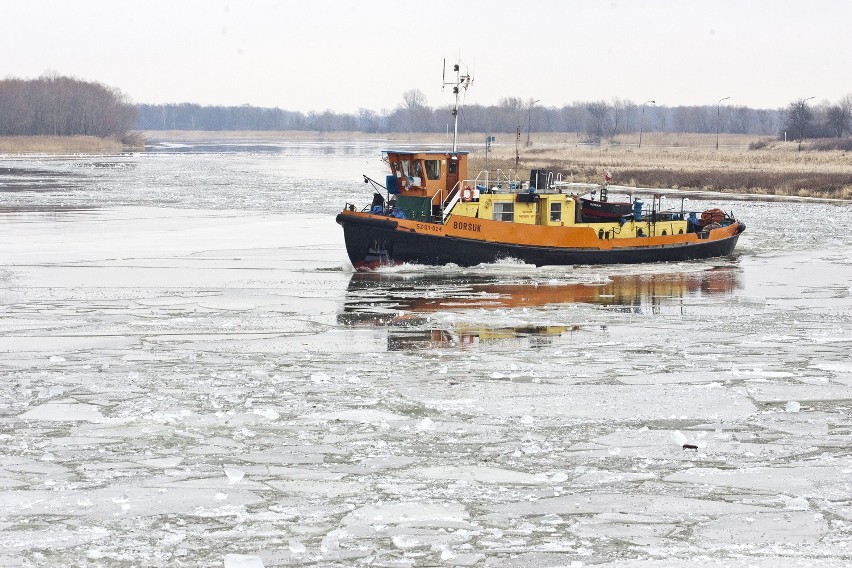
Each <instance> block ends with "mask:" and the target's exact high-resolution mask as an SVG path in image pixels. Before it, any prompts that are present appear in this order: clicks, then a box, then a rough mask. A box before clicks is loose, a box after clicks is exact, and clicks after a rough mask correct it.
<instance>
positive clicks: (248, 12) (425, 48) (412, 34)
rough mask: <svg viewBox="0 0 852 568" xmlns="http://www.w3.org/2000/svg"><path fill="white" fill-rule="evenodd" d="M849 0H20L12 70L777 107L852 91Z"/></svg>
mask: <svg viewBox="0 0 852 568" xmlns="http://www.w3.org/2000/svg"><path fill="white" fill-rule="evenodd" d="M850 24H852V2H849V1H848V0H809V1H805V0H800V1H795V2H793V1H787V0H751V1H749V0H739V1H735V0H716V1H702V0H692V1H690V0H679V1H678V0H672V1H668V0H632V1H626V0H614V1H610V2H600V1H593V0H583V1H575V0H563V1H558V0H523V1H522V0H516V1H512V2H509V1H504V0H482V1H480V0H454V1H444V0H430V1H428V2H421V3H415V2H406V1H403V0H395V1H384V0H376V1H371V0H363V1H361V2H344V1H331V0H308V1H304V0H302V1H294V2H273V1H261V0H257V1H246V0H243V1H239V0H230V1H221V0H206V1H200V0H186V1H180V0H145V1H144V2H138V1H115V0H111V1H105V0H74V1H43V0H27V1H24V0H13V1H12V2H9V3H4V8H3V17H2V24H0V30H2V33H0V53H2V54H3V56H4V57H3V61H2V63H0V70H2V71H0V73H2V75H3V76H4V77H8V76H13V77H19V78H35V77H38V76H39V75H42V74H43V73H45V72H47V71H51V72H56V73H59V74H61V75H72V76H75V77H78V78H81V79H85V80H91V81H98V82H101V83H104V84H106V85H109V86H111V87H116V88H118V89H120V90H122V91H123V92H125V93H126V94H127V95H129V96H130V98H131V99H132V101H133V102H136V103H166V102H194V103H200V104H222V105H240V104H251V105H255V106H274V107H280V108H284V109H288V110H298V111H312V110H313V111H323V110H325V109H332V110H335V111H339V112H353V111H355V110H357V109H358V108H361V107H363V108H368V109H371V110H377V111H378V110H382V109H391V108H393V107H395V106H397V105H398V104H399V103H400V102H401V100H402V93H403V92H405V91H407V90H409V89H419V90H420V91H422V92H423V93H424V94H425V95H426V98H427V101H428V103H429V104H430V105H433V106H440V105H443V104H449V103H451V102H452V98H451V95H450V92H449V90H447V91H445V92H442V91H441V67H442V62H443V59H444V58H446V59H447V65H448V67H449V66H451V64H452V63H453V62H454V61H456V60H458V59H459V58H460V59H461V61H462V62H463V63H465V64H466V65H468V66H469V68H470V69H471V71H474V79H475V80H474V84H473V86H472V88H471V89H470V91H469V92H468V93H467V95H466V101H467V102H472V103H473V102H475V103H481V104H493V103H497V102H498V101H499V100H500V99H501V98H502V97H521V98H523V99H529V98H532V99H540V102H539V103H538V104H540V105H543V106H562V105H564V104H569V103H571V102H575V101H592V100H606V101H611V100H612V99H613V98H614V97H618V98H621V99H628V100H631V101H633V102H634V103H637V104H641V103H642V102H644V101H647V100H651V99H653V100H655V101H656V102H657V104H664V105H671V106H676V105H691V104H716V102H717V101H718V100H719V99H721V98H722V97H728V96H729V97H731V98H730V100H729V101H726V102H725V104H732V105H746V106H751V107H759V108H776V107H780V106H784V105H786V104H787V103H789V102H791V101H793V100H796V99H799V98H807V97H815V100H814V101H813V102H814V103H818V102H820V101H823V100H828V101H832V102H835V101H837V100H839V99H840V98H841V97H843V96H844V95H846V94H849V93H852V33H850V30H849V26H850Z"/></svg>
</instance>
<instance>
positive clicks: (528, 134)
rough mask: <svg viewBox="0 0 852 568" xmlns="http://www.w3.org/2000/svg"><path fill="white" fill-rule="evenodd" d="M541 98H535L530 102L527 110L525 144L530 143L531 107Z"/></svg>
mask: <svg viewBox="0 0 852 568" xmlns="http://www.w3.org/2000/svg"><path fill="white" fill-rule="evenodd" d="M540 100H541V99H536V100H534V101H532V102H531V103H530V108H529V109H528V110H527V146H529V145H530V124H531V123H532V107H533V105H534V104H535V103H537V102H539V101H540Z"/></svg>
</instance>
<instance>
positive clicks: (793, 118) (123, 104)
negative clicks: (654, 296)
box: [0, 74, 852, 142]
mask: <svg viewBox="0 0 852 568" xmlns="http://www.w3.org/2000/svg"><path fill="white" fill-rule="evenodd" d="M810 100H811V99H800V100H797V101H793V102H791V103H790V104H789V105H787V106H786V107H784V108H781V109H754V108H750V107H747V106H742V105H721V104H715V105H696V106H665V105H657V104H655V103H654V102H653V101H646V102H644V103H641V104H637V103H635V102H632V101H629V100H625V99H619V98H613V99H612V100H610V101H604V100H600V101H591V102H575V103H571V104H567V105H563V106H561V107H555V106H554V107H544V106H541V105H537V104H536V103H537V102H538V101H534V100H533V99H522V98H519V97H507V98H503V99H501V100H500V101H499V102H498V104H496V105H481V104H470V105H465V106H464V107H462V109H461V111H460V116H459V119H460V128H461V129H462V130H464V131H466V132H484V133H516V132H521V133H524V132H526V133H527V134H528V133H529V132H576V133H578V136H580V137H581V138H582V140H583V141H586V142H600V141H601V140H606V139H609V140H612V139H614V138H615V137H616V136H618V135H619V134H625V133H641V132H643V131H644V132H685V133H725V134H753V135H760V136H778V137H779V138H782V139H788V140H802V139H803V138H829V137H837V138H842V137H846V136H848V135H849V134H850V133H852V94H849V95H846V96H845V97H844V98H842V99H841V100H840V101H838V102H837V103H830V102H823V103H821V104H818V105H809V104H808V102H809V101H810ZM451 128H452V107H451V105H443V106H439V107H437V108H435V107H432V106H430V105H429V104H428V103H427V101H426V97H425V95H424V94H423V93H422V92H421V91H419V90H416V89H412V90H409V91H406V92H405V93H403V94H402V100H401V102H400V103H399V104H398V105H397V106H396V107H395V108H393V109H390V110H382V111H375V110H371V109H366V108H361V109H358V111H357V112H355V113H339V112H334V111H331V110H326V111H324V112H309V113H303V112H298V111H288V110H284V109H281V108H263V107H255V106H251V105H242V106H203V105H198V104H192V103H182V104H156V105H155V104H140V105H134V104H132V103H131V102H130V100H129V99H128V97H127V96H126V95H124V94H123V93H122V92H121V91H119V90H118V89H114V88H111V87H107V86H105V85H102V84H100V83H95V82H87V81H82V80H79V79H75V78H72V77H63V76H59V75H56V74H45V75H43V76H42V77H39V78H38V79H34V80H23V79H16V78H8V79H5V80H2V81H0V135H7V136H8V135H45V134H46V135H61V136H64V135H91V136H100V137H116V138H123V137H125V136H126V135H127V134H128V133H129V132H130V131H131V130H132V129H137V130H258V131H263V130H302V131H316V132H336V131H360V132H367V133H414V132H433V133H435V132H441V133H442V132H445V131H449V130H450V129H451Z"/></svg>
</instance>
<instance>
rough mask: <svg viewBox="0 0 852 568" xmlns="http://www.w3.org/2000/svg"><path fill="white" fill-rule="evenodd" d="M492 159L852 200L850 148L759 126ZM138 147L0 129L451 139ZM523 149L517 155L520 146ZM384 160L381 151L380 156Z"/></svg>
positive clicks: (592, 178) (7, 148)
mask: <svg viewBox="0 0 852 568" xmlns="http://www.w3.org/2000/svg"><path fill="white" fill-rule="evenodd" d="M496 137H497V140H496V142H495V143H494V144H493V145H492V146H491V147H490V152H489V156H488V166H489V169H490V171H491V172H493V173H496V171H497V170H498V168H499V169H500V170H502V172H503V173H504V174H511V175H513V176H514V175H517V176H518V177H519V178H520V179H528V177H529V171H530V169H531V168H538V169H545V170H549V171H555V172H560V173H561V175H563V176H564V177H565V179H570V180H572V181H576V182H585V183H601V181H602V180H603V177H604V174H605V173H606V172H607V171H609V172H611V174H612V177H613V183H614V184H619V185H625V186H631V187H644V188H664V189H676V190H681V191H686V192H690V191H693V192H694V191H703V192H708V191H709V192H717V193H719V192H722V193H735V194H751V195H770V196H772V195H774V196H791V197H807V198H822V199H842V200H849V199H852V164H850V162H849V158H848V153H847V152H846V151H845V150H830V151H817V150H813V149H811V147H810V146H811V144H810V143H809V142H806V143H805V144H803V145H802V146H801V147H800V145H799V144H798V143H796V142H782V141H779V140H774V139H769V138H765V137H760V136H753V135H726V136H722V137H721V140H720V142H721V143H720V144H719V146H718V149H716V142H717V140H718V138H717V136H716V135H715V134H672V133H656V132H653V133H646V134H645V136H644V138H643V144H642V145H641V147H640V146H639V145H638V143H637V140H636V137H635V136H632V135H619V136H617V137H616V138H615V139H614V140H611V141H608V142H604V143H602V144H600V145H589V144H586V143H584V142H583V141H582V139H581V137H580V136H579V135H578V134H577V133H532V135H531V136H530V143H529V145H528V144H527V143H526V140H524V139H525V138H526V137H523V138H524V139H516V135H515V134H514V133H510V134H499V133H498V134H496ZM485 138H486V135H485V134H481V133H465V134H463V135H461V136H459V148H460V149H461V150H467V151H470V172H471V173H472V174H473V175H475V173H474V172H478V171H480V170H484V169H485V168H484V166H485V144H484V140H485ZM128 139H129V140H130V141H131V142H132V143H133V145H132V146H128V145H127V144H124V143H122V141H121V140H117V139H109V138H107V139H104V138H98V137H94V136H8V137H0V155H15V154H56V155H63V154H64V155H73V154H116V153H121V152H130V151H132V152H139V151H144V146H145V143H146V142H203V141H217V140H218V141H231V142H233V141H245V142H257V141H264V140H266V141H289V140H292V141H298V140H306V141H323V140H325V141H344V140H373V141H381V142H383V143H387V145H388V146H394V145H410V146H417V145H424V144H428V145H430V146H442V147H443V146H446V147H447V148H448V149H449V147H450V145H451V144H452V141H451V140H450V139H449V138H448V136H447V135H445V134H441V133H425V134H424V133H369V132H355V131H352V132H350V131H335V132H317V131H301V130H287V131H198V130H193V131H187V130H162V131H158V130H150V131H141V132H134V133H132V134H130V135H129V136H128ZM516 152H517V154H516ZM376 159H378V155H377V156H376Z"/></svg>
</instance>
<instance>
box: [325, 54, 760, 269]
mask: <svg viewBox="0 0 852 568" xmlns="http://www.w3.org/2000/svg"><path fill="white" fill-rule="evenodd" d="M454 70H455V71H456V82H455V83H454V88H453V91H454V93H455V95H456V104H455V107H454V109H453V115H454V116H455V117H456V127H455V130H454V134H455V135H454V138H453V146H452V150H449V151H443V152H442V151H422V152H420V151H408V150H384V151H383V152H382V153H383V155H384V160H385V161H386V162H387V164H388V165H389V167H390V174H389V175H388V176H387V177H386V179H385V184H384V185H382V184H381V183H379V182H378V181H376V180H373V179H371V178H369V177H367V176H364V182H365V183H369V184H372V187H373V189H374V194H373V201H372V203H371V204H370V205H368V206H366V207H364V208H363V209H360V208H358V207H356V205H354V204H351V203H347V204H346V205H345V207H344V209H343V211H342V212H341V213H339V214H338V215H337V219H336V220H337V223H339V224H340V225H341V226H342V227H343V235H344V240H345V242H346V252H347V254H348V256H349V259H350V261H351V262H352V265H353V266H354V267H355V269H356V270H369V269H373V268H376V267H378V266H381V265H385V264H399V263H414V264H425V265H443V264H449V263H453V264H456V265H459V266H475V265H478V264H484V263H493V262H496V261H500V260H504V259H515V260H517V261H520V262H524V263H527V264H534V265H536V266H544V265H573V264H622V263H623V264H631V263H633V264H635V263H648V262H665V261H683V260H692V259H703V258H712V257H718V256H726V255H729V254H731V253H732V252H733V250H734V247H735V246H736V244H737V239H738V238H739V235H740V233H742V232H743V231H744V230H745V224H744V223H742V222H741V221H738V220H736V219H735V218H734V216H733V215H732V214H730V213H726V212H724V211H722V210H720V209H708V210H706V211H703V212H701V213H700V217H699V213H698V212H685V211H684V210H683V208H682V207H681V210H680V211H679V212H676V211H661V210H660V209H661V207H660V205H661V202H662V200H661V199H660V198H659V197H657V196H654V197H653V199H652V201H651V203H650V206H649V207H646V206H645V204H644V203H643V202H642V201H641V200H639V199H634V200H632V201H627V202H609V201H608V199H607V189H608V182H609V180H610V175H609V173H607V176H606V178H605V183H604V184H603V185H602V186H600V187H599V189H600V198H599V199H589V198H587V197H581V195H580V194H578V193H576V192H574V191H573V190H578V187H579V186H580V185H581V184H571V183H566V182H563V181H562V180H561V179H559V176H554V175H553V174H551V173H549V172H544V173H543V172H541V171H538V170H533V171H532V172H531V174H530V180H529V181H526V180H524V181H523V182H522V181H521V180H520V179H519V178H518V176H517V175H516V174H515V173H514V172H511V171H509V172H506V173H504V172H502V171H499V170H498V171H497V174H496V177H494V178H492V177H491V176H490V175H489V172H487V171H486V172H483V173H481V174H479V175H478V176H476V177H475V178H472V179H471V178H470V177H469V176H468V170H467V164H468V152H466V151H460V150H458V149H457V145H456V138H457V134H458V122H457V119H458V101H459V87H463V88H465V89H466V88H467V86H468V85H469V83H470V77H469V75H467V74H465V75H461V74H460V72H459V66H458V65H456V66H455V69H454ZM382 190H383V191H382ZM382 193H385V196H383V195H382Z"/></svg>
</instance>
